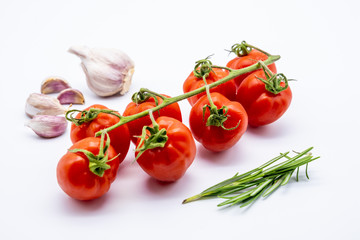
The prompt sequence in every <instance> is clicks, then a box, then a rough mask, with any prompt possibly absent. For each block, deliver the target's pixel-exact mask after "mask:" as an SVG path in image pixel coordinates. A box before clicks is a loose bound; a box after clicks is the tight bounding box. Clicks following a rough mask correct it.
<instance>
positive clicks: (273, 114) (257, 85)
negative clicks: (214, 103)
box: [237, 70, 292, 127]
mask: <svg viewBox="0 0 360 240" xmlns="http://www.w3.org/2000/svg"><path fill="white" fill-rule="evenodd" d="M257 77H259V78H262V79H266V77H265V74H264V71H263V70H258V71H256V72H254V73H252V74H251V75H249V76H248V77H247V78H245V79H244V81H243V82H242V83H241V85H240V87H239V89H238V91H237V101H238V102H240V103H241V104H242V105H243V107H244V108H245V110H246V112H247V114H248V117H249V125H250V126H253V127H258V126H263V125H266V124H269V123H272V122H274V121H276V120H277V119H279V118H280V117H281V116H282V115H283V114H284V113H285V111H286V110H287V109H288V107H289V105H290V103H291V99H292V93H291V90H290V87H289V86H288V87H287V88H286V89H285V90H283V91H281V92H280V93H278V94H273V93H271V92H269V91H268V90H266V88H265V84H264V83H263V82H262V81H261V80H259V79H257ZM280 86H283V87H284V86H285V85H284V83H283V82H282V83H281V84H280Z"/></svg>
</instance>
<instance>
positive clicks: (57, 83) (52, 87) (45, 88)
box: [41, 77, 70, 94]
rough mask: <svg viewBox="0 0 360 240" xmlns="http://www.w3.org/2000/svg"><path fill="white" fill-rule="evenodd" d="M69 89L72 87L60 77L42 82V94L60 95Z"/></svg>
mask: <svg viewBox="0 0 360 240" xmlns="http://www.w3.org/2000/svg"><path fill="white" fill-rule="evenodd" d="M67 88H70V85H69V83H68V82H67V81H66V80H64V79H62V78H59V77H51V78H47V79H45V80H44V81H43V82H42V84H41V93H43V94H48V93H58V92H61V91H62V90H64V89H67Z"/></svg>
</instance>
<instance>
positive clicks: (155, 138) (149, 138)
mask: <svg viewBox="0 0 360 240" xmlns="http://www.w3.org/2000/svg"><path fill="white" fill-rule="evenodd" d="M149 116H150V118H151V121H152V125H153V127H150V126H144V127H143V129H142V134H141V136H139V138H140V139H141V140H140V142H139V144H138V147H137V148H136V149H135V151H136V152H139V154H138V155H137V156H136V158H135V161H136V160H137V159H138V158H139V157H140V156H141V155H142V154H143V153H144V152H145V151H146V150H148V149H154V148H158V147H160V148H163V147H165V144H166V142H167V140H168V138H169V137H168V136H167V134H166V129H165V128H162V129H159V124H157V122H156V121H155V118H154V116H153V114H152V111H149ZM148 133H149V134H148Z"/></svg>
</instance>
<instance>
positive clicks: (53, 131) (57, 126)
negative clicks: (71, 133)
mask: <svg viewBox="0 0 360 240" xmlns="http://www.w3.org/2000/svg"><path fill="white" fill-rule="evenodd" d="M67 124H68V123H67V120H66V119H65V117H63V116H52V115H36V116H34V117H33V118H32V119H31V120H30V121H28V122H27V123H26V126H28V127H29V128H31V129H32V130H33V131H34V132H35V133H36V134H37V135H38V136H40V137H43V138H53V137H58V136H60V135H61V134H63V133H64V132H65V130H66V127H67Z"/></svg>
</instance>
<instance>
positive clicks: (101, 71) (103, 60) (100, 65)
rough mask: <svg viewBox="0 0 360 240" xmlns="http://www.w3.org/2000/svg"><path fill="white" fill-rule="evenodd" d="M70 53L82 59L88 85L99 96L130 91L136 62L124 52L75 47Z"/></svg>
mask: <svg viewBox="0 0 360 240" xmlns="http://www.w3.org/2000/svg"><path fill="white" fill-rule="evenodd" d="M69 52H70V53H73V54H75V55H77V56H78V57H80V58H81V66H82V68H83V70H84V72H85V75H86V80H87V85H88V86H89V88H90V89H91V90H92V91H93V92H94V93H95V94H97V95H98V96H101V97H106V96H112V95H115V94H117V93H120V94H121V95H123V94H125V93H126V92H128V91H129V87H130V84H131V79H132V76H133V73H134V62H133V61H132V60H131V59H130V57H129V56H128V55H126V54H125V53H123V52H122V51H120V50H117V49H107V48H88V47H86V46H74V47H71V48H70V49H69Z"/></svg>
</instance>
